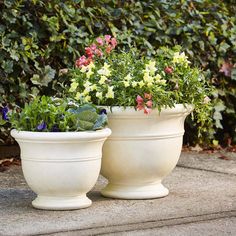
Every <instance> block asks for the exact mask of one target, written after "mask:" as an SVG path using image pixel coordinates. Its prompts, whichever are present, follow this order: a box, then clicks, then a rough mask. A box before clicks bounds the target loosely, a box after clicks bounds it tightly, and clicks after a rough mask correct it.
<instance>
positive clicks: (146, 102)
mask: <svg viewBox="0 0 236 236" xmlns="http://www.w3.org/2000/svg"><path fill="white" fill-rule="evenodd" d="M151 99H152V95H151V94H148V93H145V94H144V98H142V97H141V96H140V95H138V96H137V97H136V102H137V106H136V109H137V110H138V111H141V110H144V114H147V115H148V114H150V113H151V111H152V100H151Z"/></svg>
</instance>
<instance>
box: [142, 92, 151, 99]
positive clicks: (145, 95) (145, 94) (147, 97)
mask: <svg viewBox="0 0 236 236" xmlns="http://www.w3.org/2000/svg"><path fill="white" fill-rule="evenodd" d="M144 98H145V99H149V100H150V99H152V95H151V94H150V93H144Z"/></svg>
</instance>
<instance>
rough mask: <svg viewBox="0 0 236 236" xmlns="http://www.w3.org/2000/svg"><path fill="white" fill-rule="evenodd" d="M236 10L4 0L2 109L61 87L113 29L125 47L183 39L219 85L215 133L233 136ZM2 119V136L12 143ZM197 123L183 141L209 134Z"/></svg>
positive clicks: (179, 2) (115, 1) (131, 1)
mask: <svg viewBox="0 0 236 236" xmlns="http://www.w3.org/2000/svg"><path fill="white" fill-rule="evenodd" d="M235 12H236V4H235V1H234V0H228V1H226V0H224V1H222V0H214V1H211V0H192V1H191V0H172V1H168V0H158V1H156V0H149V1H136V0H128V1H124V0H100V1H95V0H91V1H89V0H87V1H83V0H68V1H58V0H51V1H46V0H17V1H15V0H5V1H1V0H0V109H1V108H2V107H3V106H5V105H8V106H10V107H14V106H15V105H16V104H18V105H20V106H22V105H23V104H24V102H25V101H27V100H28V99H30V98H31V95H42V94H47V95H52V94H56V93H60V92H63V87H64V86H65V84H66V82H67V81H66V78H64V77H63V76H60V73H59V71H60V69H62V68H67V67H71V66H73V64H74V61H75V59H76V58H77V57H78V56H80V55H81V53H83V48H84V46H85V45H87V44H88V43H89V42H90V40H92V39H93V38H94V37H97V36H99V35H101V34H112V35H113V36H116V37H117V39H118V41H119V45H120V47H127V46H130V45H132V44H135V45H136V46H137V47H139V48H140V49H141V50H142V51H144V52H147V53H148V54H153V53H155V50H156V49H157V48H158V47H159V46H161V45H169V46H173V45H175V44H180V45H182V46H183V48H184V49H185V50H186V52H187V53H188V55H189V57H190V59H191V61H192V62H193V63H194V64H195V65H198V66H200V67H202V68H203V70H204V72H205V74H206V76H207V78H208V79H209V82H210V83H211V84H213V85H214V86H215V88H216V92H215V96H214V101H215V107H214V115H213V118H214V122H215V134H214V135H215V139H216V140H219V141H220V142H221V143H223V144H226V143H230V142H234V143H236V114H235V111H236V68H235V67H236V64H235V63H236V16H235ZM2 123H3V122H2V120H1V118H0V128H1V134H0V141H1V142H2V143H10V142H11V140H10V138H9V128H10V127H8V126H7V125H1V124H2ZM194 131H195V127H194V124H192V123H191V121H189V122H188V125H187V132H186V136H185V140H186V142H190V143H194V142H201V141H203V140H204V139H202V140H197V139H196V135H194V134H196V132H194ZM212 135H213V131H212V130H209V133H207V134H205V138H209V137H210V138H213V136H212Z"/></svg>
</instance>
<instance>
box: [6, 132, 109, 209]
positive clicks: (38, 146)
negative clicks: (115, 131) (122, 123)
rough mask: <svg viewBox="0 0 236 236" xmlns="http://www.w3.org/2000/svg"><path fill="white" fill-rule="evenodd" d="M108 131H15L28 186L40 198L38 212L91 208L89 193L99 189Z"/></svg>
mask: <svg viewBox="0 0 236 236" xmlns="http://www.w3.org/2000/svg"><path fill="white" fill-rule="evenodd" d="M110 134H111V131H110V129H108V128H106V129H103V130H98V131H88V132H58V133H48V132H27V131H17V130H12V131H11V135H12V136H13V137H14V138H15V139H16V141H17V142H18V143H19V145H20V149H21V159H22V169H23V173H24V177H25V179H26V182H27V183H28V185H29V186H30V188H31V189H32V190H33V191H34V192H35V193H36V194H37V198H36V199H35V200H34V201H33V202H32V205H33V206H34V207H35V208H40V209H50V210H68V209H79V208H85V207H88V206H90V205H91V203H92V202H91V200H90V199H89V198H87V196H86V193H87V192H88V191H90V190H91V189H92V187H93V186H94V185H95V183H96V181H97V178H98V175H99V172H100V167H101V157H102V146H103V143H104V141H105V140H106V138H107V137H108V136H109V135H110Z"/></svg>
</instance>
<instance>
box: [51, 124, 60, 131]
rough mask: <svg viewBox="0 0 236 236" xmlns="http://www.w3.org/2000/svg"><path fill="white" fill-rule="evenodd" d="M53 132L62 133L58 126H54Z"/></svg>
mask: <svg viewBox="0 0 236 236" xmlns="http://www.w3.org/2000/svg"><path fill="white" fill-rule="evenodd" d="M52 132H60V129H59V127H58V125H53V127H52Z"/></svg>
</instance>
